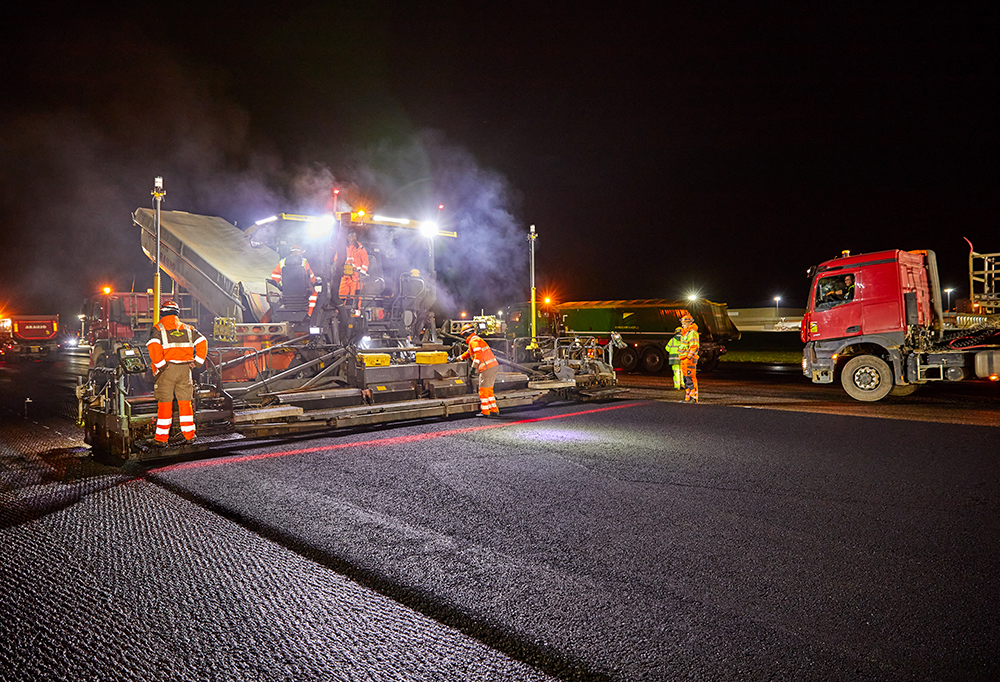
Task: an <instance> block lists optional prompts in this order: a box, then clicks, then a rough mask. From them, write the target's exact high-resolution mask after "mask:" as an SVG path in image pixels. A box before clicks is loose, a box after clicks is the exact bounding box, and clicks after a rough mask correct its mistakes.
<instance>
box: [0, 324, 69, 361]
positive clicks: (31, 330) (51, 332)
mask: <svg viewBox="0 0 1000 682" xmlns="http://www.w3.org/2000/svg"><path fill="white" fill-rule="evenodd" d="M58 336H59V315H58V314H56V315H11V317H10V336H9V337H8V338H7V340H6V343H5V344H4V353H3V354H4V358H5V359H6V360H8V361H10V362H19V361H21V360H31V361H36V362H40V361H42V360H55V359H56V356H57V355H58V350H59V339H58Z"/></svg>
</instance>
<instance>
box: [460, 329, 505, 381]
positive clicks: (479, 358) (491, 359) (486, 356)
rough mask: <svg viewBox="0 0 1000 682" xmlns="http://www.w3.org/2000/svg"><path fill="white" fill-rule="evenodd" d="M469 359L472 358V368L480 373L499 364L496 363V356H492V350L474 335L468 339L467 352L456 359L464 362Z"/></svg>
mask: <svg viewBox="0 0 1000 682" xmlns="http://www.w3.org/2000/svg"><path fill="white" fill-rule="evenodd" d="M469 357H471V358H472V366H473V367H474V368H476V369H478V370H479V371H480V372H482V371H483V370H484V369H486V368H488V367H493V366H494V365H499V364H500V363H499V362H497V358H496V356H495V355H493V349H492V348H490V346H489V344H488V343H486V342H485V341H483V340H482V339H481V338H479V337H478V336H477V335H475V334H473V335H472V336H470V337H469V350H467V351H465V352H464V353H462V354H461V355H460V356H458V359H459V360H465V359H467V358H469Z"/></svg>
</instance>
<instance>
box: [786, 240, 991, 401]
mask: <svg viewBox="0 0 1000 682" xmlns="http://www.w3.org/2000/svg"><path fill="white" fill-rule="evenodd" d="M809 273H810V277H811V278H812V285H811V287H810V297H809V303H808V306H807V308H806V314H805V316H804V318H803V320H802V326H801V327H800V334H801V337H802V341H803V342H804V343H805V349H804V351H803V357H802V371H803V374H805V375H806V376H807V377H809V378H810V379H812V381H813V382H814V383H819V384H829V383H833V382H834V381H836V380H839V381H840V384H841V385H842V386H843V387H844V390H845V391H847V393H848V394H849V395H850V396H851V397H852V398H855V399H856V400H862V401H866V402H874V401H877V400H881V399H882V398H884V397H886V396H887V395H890V394H892V395H897V396H902V395H909V394H910V393H912V392H913V391H915V390H916V389H917V387H918V386H920V385H921V384H926V383H929V382H932V381H962V380H966V379H989V380H991V381H997V380H998V379H1000V327H997V326H995V325H993V324H990V323H989V321H986V320H980V321H979V323H978V324H976V325H975V326H972V327H969V328H956V327H955V326H952V325H950V324H946V322H945V315H944V312H943V310H942V306H941V285H940V282H939V278H938V270H937V258H936V257H935V255H934V252H933V251H900V250H894V251H879V252H876V253H867V254H860V255H849V254H847V253H846V252H845V254H844V255H842V256H841V257H839V258H835V259H833V260H829V261H826V262H824V263H820V264H819V265H818V266H815V267H813V268H810V269H809Z"/></svg>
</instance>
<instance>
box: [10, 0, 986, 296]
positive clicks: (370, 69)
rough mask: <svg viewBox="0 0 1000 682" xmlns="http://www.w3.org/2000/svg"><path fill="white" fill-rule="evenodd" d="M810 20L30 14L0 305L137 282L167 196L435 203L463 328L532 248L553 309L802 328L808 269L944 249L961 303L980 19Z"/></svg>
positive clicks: (608, 10) (982, 50) (561, 10)
mask: <svg viewBox="0 0 1000 682" xmlns="http://www.w3.org/2000/svg"><path fill="white" fill-rule="evenodd" d="M549 4H551V5H552V7H551V8H546V6H547V5H549ZM635 4H636V5H643V4H645V3H635ZM648 4H649V5H652V4H653V3H648ZM810 4H811V3H801V5H802V6H801V7H800V6H799V5H795V4H789V5H781V4H780V3H765V5H766V6H767V8H768V9H766V10H757V9H748V8H746V7H744V6H743V3H733V4H732V5H731V6H726V5H714V4H712V5H709V6H707V7H702V6H700V5H701V4H700V3H699V8H698V9H697V10H694V9H690V8H682V6H681V5H679V4H678V5H674V4H673V3H657V4H656V6H657V7H659V8H660V9H657V10H655V11H653V10H649V11H643V10H636V9H634V8H631V6H629V5H623V6H622V7H624V8H626V9H617V10H616V9H613V8H612V6H611V5H606V6H603V7H601V6H598V5H593V4H587V3H581V4H579V5H578V6H577V7H576V8H575V9H569V8H572V7H573V5H570V4H568V3H532V4H524V5H521V4H520V3H469V2H422V3H412V4H411V3H402V2H398V3H397V2H385V3H334V2H323V3H296V2H290V3H260V2H245V3H241V4H238V5H237V4H231V3H203V5H202V6H197V8H196V9H193V7H194V6H193V5H192V4H191V3H185V4H178V3H170V2H159V3H150V2H142V1H140V2H130V3H127V4H122V5H115V4H101V7H102V9H93V6H84V5H83V4H80V5H77V6H71V7H70V8H69V9H67V8H66V7H64V6H63V5H62V4H61V3H60V4H52V5H48V4H46V3H39V4H30V5H24V6H22V7H21V9H20V10H19V12H18V16H20V17H21V18H20V19H17V20H14V19H11V18H8V20H6V21H5V22H4V26H3V27H2V28H0V55H2V63H3V65H4V74H3V77H2V78H3V81H2V82H3V88H2V91H0V98H2V108H0V259H2V262H0V307H2V308H3V309H5V310H6V311H8V312H9V311H11V310H14V311H17V312H22V313H48V312H52V311H58V312H60V313H62V314H63V315H71V316H75V314H76V313H77V312H78V310H79V307H80V303H81V302H82V299H83V298H84V296H86V295H87V294H88V293H90V292H93V291H96V288H97V287H98V286H100V285H102V284H104V283H111V284H113V285H114V286H115V287H116V288H118V289H129V288H132V287H135V288H136V289H140V290H144V289H146V288H147V287H148V286H150V285H151V283H152V266H151V264H150V263H149V262H148V260H147V259H145V257H144V256H143V255H142V253H141V250H140V248H139V244H138V235H137V230H136V229H135V228H133V227H132V226H131V217H130V216H131V212H132V211H134V210H135V209H136V208H139V207H143V206H149V205H151V198H150V190H151V189H152V186H153V178H154V177H155V176H157V175H162V176H163V177H164V183H165V186H166V189H167V198H166V202H165V204H164V209H165V210H185V211H190V212H194V213H207V214H214V215H221V216H222V217H224V218H226V219H227V220H229V221H230V222H235V223H236V224H237V225H239V226H241V227H245V226H247V225H249V224H251V223H252V222H253V221H255V220H257V219H259V218H262V217H266V216H267V215H271V214H273V213H276V212H278V211H286V212H292V213H295V212H301V213H312V212H317V211H320V210H322V207H323V204H324V202H325V199H326V197H327V196H328V193H329V189H330V187H331V185H332V184H337V186H339V187H342V188H343V190H344V196H345V200H346V201H347V202H348V203H351V204H353V205H361V204H365V205H368V206H371V207H374V208H376V209H377V210H378V211H379V212H382V213H386V214H393V215H406V216H408V217H411V218H426V217H433V215H434V213H435V211H436V207H437V205H438V204H439V203H444V204H445V206H446V209H445V211H444V212H443V214H442V218H443V222H446V224H447V225H448V226H450V227H452V228H454V229H457V230H458V231H459V232H460V234H461V237H460V239H459V240H458V241H456V242H452V243H450V244H447V245H443V246H442V247H441V248H442V251H439V253H440V259H441V262H440V267H441V271H442V277H443V278H444V279H445V280H446V282H445V286H446V288H447V289H448V292H449V296H448V297H447V299H446V300H447V301H448V304H449V305H452V306H455V307H456V308H468V309H473V310H475V309H478V308H480V307H482V308H486V309H487V310H495V309H497V308H498V307H500V306H501V305H503V304H506V303H508V302H512V301H514V300H517V299H521V300H523V299H524V298H525V297H526V296H527V291H528V289H527V287H528V282H527V262H528V245H527V242H526V241H525V236H526V234H527V230H528V226H529V225H530V224H534V225H536V226H537V230H538V233H539V239H538V241H537V249H538V250H537V264H536V265H537V277H538V282H539V287H540V288H541V289H543V290H545V291H550V290H551V291H552V292H553V293H555V294H556V295H557V296H558V297H559V298H560V299H561V300H586V299H615V298H678V297H681V296H683V295H685V294H687V293H689V292H691V291H698V292H699V293H700V294H701V295H703V296H705V297H707V298H710V299H712V300H715V301H721V302H727V303H729V304H730V306H731V307H753V306H769V305H773V301H774V297H775V296H781V297H782V305H789V306H796V307H797V306H802V305H803V304H804V299H805V290H806V285H807V283H806V280H805V271H806V268H807V267H808V266H809V265H812V264H815V263H817V262H819V261H821V260H825V259H828V258H832V257H834V256H835V255H837V254H838V253H839V252H840V251H841V250H842V249H850V250H851V251H852V252H864V251H874V250H881V249H889V248H903V249H923V248H930V249H934V250H935V251H937V253H938V257H939V260H940V262H941V271H942V285H943V286H952V287H956V288H957V291H956V294H955V295H956V297H957V296H965V295H967V293H968V292H967V289H968V272H967V254H968V246H967V244H966V242H965V241H964V240H963V237H968V238H969V239H970V240H971V241H972V243H973V244H974V245H975V247H976V249H977V250H978V251H980V252H997V251H1000V231H998V229H997V228H998V219H1000V198H998V196H1000V195H998V191H997V189H998V183H1000V163H998V132H997V131H998V121H1000V116H998V114H1000V111H998V107H997V93H998V86H1000V61H998V48H997V45H1000V36H998V31H997V29H998V27H1000V22H998V21H997V19H998V15H997V11H996V10H989V11H982V10H973V9H969V8H968V7H979V6H978V5H972V6H967V7H966V8H964V9H963V8H962V7H955V6H952V3H947V4H946V3H939V4H940V5H941V8H939V9H914V8H912V7H906V5H905V4H902V3H901V4H900V5H899V6H898V7H896V8H895V9H886V8H885V5H880V6H881V7H882V9H872V8H870V7H866V6H865V5H863V4H858V5H855V4H843V3H831V4H830V5H829V6H828V7H827V8H826V9H805V8H804V7H805V6H808V5H810ZM216 5H220V6H221V5H225V7H226V9H225V10H222V9H217V8H216V7H215V6H216ZM538 5H540V6H541V7H542V8H541V9H540V8H539V7H538ZM946 5H947V7H946ZM983 6H984V7H985V4H984V5H983ZM116 7H117V9H116ZM56 8H58V9H56ZM490 8H492V9H490ZM585 8H590V9H585ZM595 8H598V9H595ZM445 312H446V313H448V312H452V313H454V312H456V310H451V311H445Z"/></svg>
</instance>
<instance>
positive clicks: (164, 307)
mask: <svg viewBox="0 0 1000 682" xmlns="http://www.w3.org/2000/svg"><path fill="white" fill-rule="evenodd" d="M180 314H181V308H180V306H179V305H177V304H176V303H174V302H173V301H171V300H170V299H167V300H166V301H164V302H163V303H162V304H160V317H166V316H167V315H180Z"/></svg>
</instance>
